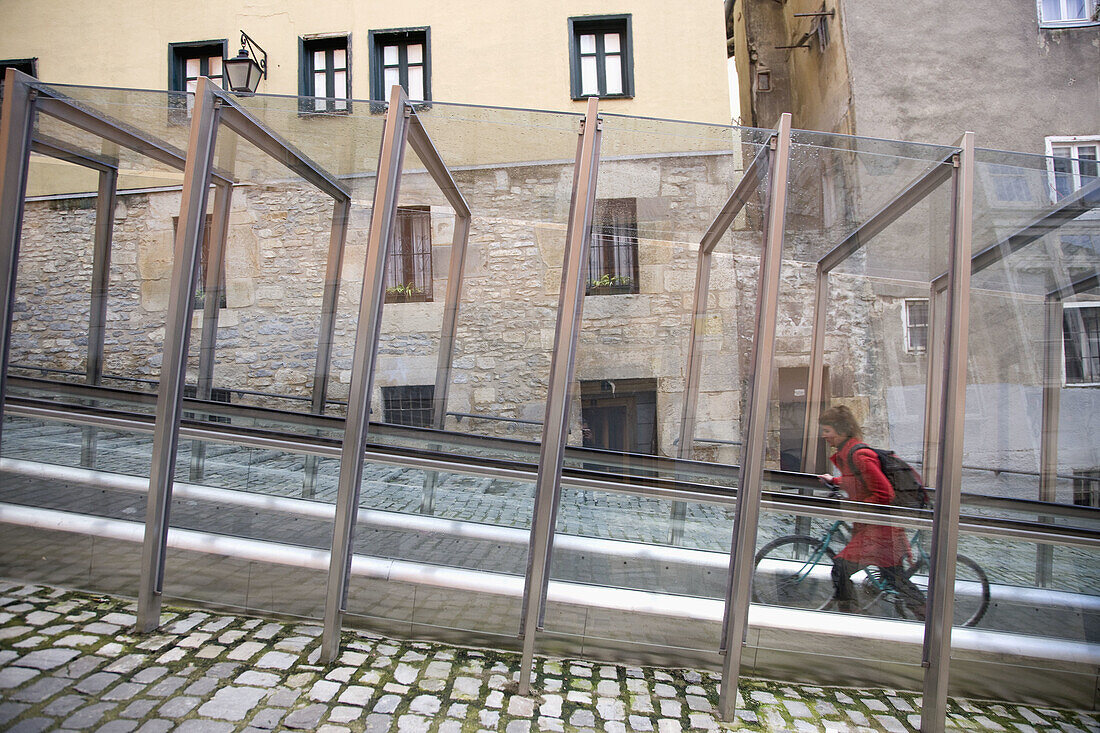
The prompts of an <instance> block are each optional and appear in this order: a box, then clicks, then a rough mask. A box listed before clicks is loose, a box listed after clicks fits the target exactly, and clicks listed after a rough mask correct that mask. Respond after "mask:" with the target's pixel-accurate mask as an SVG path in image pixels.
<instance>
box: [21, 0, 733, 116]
mask: <svg viewBox="0 0 1100 733" xmlns="http://www.w3.org/2000/svg"><path fill="white" fill-rule="evenodd" d="M618 13H630V14H631V15H632V30H633V36H634V39H633V49H634V86H635V97H634V98H633V99H629V100H626V99H623V100H606V101H604V102H603V103H602V104H601V108H602V109H603V110H605V111H609V112H621V113H624V114H636V115H649V116H661V117H672V118H677V119H684V120H695V121H702V122H715V123H728V122H729V89H728V82H727V78H726V54H725V47H726V46H725V33H724V24H723V13H722V2H721V0H686V1H684V2H677V3H674V4H670V3H668V2H664V1H662V0H631V2H629V3H627V2H623V1H622V0H618V1H617V2H608V1H607V0H573V1H572V2H543V3H525V2H518V1H516V0H478V1H477V2H473V1H467V2H460V3H441V2H438V0H405V1H404V2H401V3H391V2H378V1H377V0H375V1H371V2H347V0H340V1H337V0H308V1H306V0H283V1H282V2H278V3H273V2H258V1H257V0H252V1H246V2H226V1H225V0H187V1H186V2H184V1H182V0H151V1H149V2H134V1H133V0H95V1H94V2H89V1H88V0H49V1H45V0H0V59H16V58H27V57H37V58H38V75H39V77H40V78H41V79H43V80H44V81H48V82H55V83H71V84H88V85H103V86H123V87H134V88H141V89H163V88H165V87H166V85H167V83H168V44H170V43H179V42H189V41H203V40H220V39H226V40H227V41H228V55H229V56H234V55H236V49H237V40H238V38H239V29H244V30H245V31H246V32H247V33H248V34H249V35H250V36H251V37H252V38H254V39H255V40H256V42H257V43H259V44H260V45H261V46H262V47H263V48H264V49H265V50H266V51H267V52H268V56H269V60H270V70H269V73H270V75H269V78H268V79H267V80H265V81H264V82H262V83H261V87H260V91H261V92H267V93H274V94H297V92H298V71H297V67H298V38H299V37H300V36H309V35H313V34H344V33H348V34H350V36H351V59H352V92H353V96H354V97H355V98H357V99H364V98H366V97H368V96H369V78H370V77H369V59H368V56H369V54H368V41H367V38H368V32H369V31H370V30H385V29H393V28H404V27H422V26H429V27H430V28H431V63H432V73H431V87H432V97H433V99H435V100H437V101H455V102H467V103H475V104H486V105H498V106H518V107H534V108H539V109H552V110H563V111H565V110H580V109H581V108H582V106H583V102H574V101H572V100H571V99H570V97H569V58H568V26H567V19H568V18H569V17H571V16H583V15H595V14H618Z"/></svg>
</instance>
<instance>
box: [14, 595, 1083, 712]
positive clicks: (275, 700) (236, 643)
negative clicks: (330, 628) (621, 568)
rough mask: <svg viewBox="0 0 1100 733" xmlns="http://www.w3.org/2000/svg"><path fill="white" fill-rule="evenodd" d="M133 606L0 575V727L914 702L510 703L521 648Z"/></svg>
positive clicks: (620, 689)
mask: <svg viewBox="0 0 1100 733" xmlns="http://www.w3.org/2000/svg"><path fill="white" fill-rule="evenodd" d="M133 614H134V604H133V603H132V602H130V601H126V600H121V599H117V598H111V597H105V596H94V595H89V594H84V593H78V592H72V591H64V590H59V589H52V588H46V587H42V586H33V585H25V584H20V583H12V582H4V581H0V730H10V731H32V730H47V729H48V730H53V729H57V728H63V727H66V726H68V727H79V728H85V729H96V730H103V731H107V732H111V731H119V732H121V731H130V730H140V731H143V733H151V732H152V731H158V730H159V731H165V730H171V729H177V730H180V731H188V730H192V731H203V732H204V733H206V732H207V731H219V730H225V731H231V730H252V731H259V730H292V729H297V730H318V731H324V732H325V733H337V732H339V731H356V732H359V731H382V730H386V731H388V730H394V731H424V732H425V733H467V732H469V733H473V732H474V731H502V732H504V733H521V732H523V731H589V730H591V731H605V732H606V733H616V732H617V731H622V732H623V733H625V732H626V731H653V732H654V733H672V732H673V731H680V730H684V731H687V730H692V729H694V730H706V729H724V730H742V731H767V730H771V731H776V730H781V731H819V730H835V731H910V730H916V729H917V727H918V726H919V711H920V697H919V695H917V694H915V693H911V692H895V691H892V690H864V689H859V690H856V689H845V688H822V687H810V686H804V685H795V684H789V683H784V682H772V681H766V680H750V679H742V681H741V686H740V690H739V696H738V710H739V719H738V720H737V721H736V722H734V723H721V722H720V721H718V720H717V709H718V682H719V677H718V675H717V674H714V673H712V672H699V671H695V670H683V669H658V668H650V667H634V666H623V665H613V664H604V663H600V662H596V661H591V660H578V659H562V660H557V659H538V660H536V668H535V676H534V683H533V687H534V690H535V692H534V693H533V694H532V696H530V697H520V696H519V695H518V694H517V691H516V680H517V679H518V672H519V656H518V655H516V654H512V653H508V652H500V651H493V650H485V649H467V648H460V647H452V646H446V645H443V644H435V643H426V642H419V641H398V640H392V639H385V638H382V637H379V636H376V635H373V634H369V633H364V632H351V631H349V632H345V633H344V635H343V647H342V648H343V653H342V654H341V656H340V658H339V659H338V660H337V661H336V662H335V663H334V664H332V665H328V666H323V665H321V664H319V663H318V658H319V654H320V650H319V636H320V630H321V629H320V627H319V626H318V625H317V624H316V623H313V622H307V621H301V622H295V621H288V620H271V619H261V618H248V617H241V616H231V615H229V614H226V613H220V612H212V611H207V610H203V609H193V608H182V607H166V608H165V611H164V613H163V614H162V617H161V628H160V630H159V631H158V632H155V633H153V634H149V635H137V634H134V633H131V632H130V631H128V630H127V628H126V627H125V626H124V625H121V622H124V621H127V620H130V619H132V618H133ZM130 623H132V621H130ZM257 642H261V643H257ZM66 648H72V649H74V650H75V651H76V652H77V653H76V654H75V655H74V656H72V657H71V659H66V660H65V661H64V662H61V663H58V664H54V665H51V664H50V663H49V661H48V660H45V658H44V657H43V656H42V655H41V654H39V655H38V656H37V657H35V656H32V655H33V653H35V652H43V651H46V650H54V652H52V653H53V654H64V650H65V649H66ZM40 668H41V669H40ZM97 675H98V676H97ZM112 675H117V676H112ZM176 680H181V681H180V682H179V683H178V684H176ZM173 685H175V687H174V689H172V690H171V691H170V692H169V693H168V694H167V695H165V694H162V693H163V692H164V691H165V690H166V689H168V688H169V687H171V686H173ZM158 686H161V689H159V690H158ZM948 723H949V727H955V728H958V729H967V730H1011V731H1020V732H1022V733H1031V731H1043V730H1059V731H1066V732H1067V733H1074V732H1075V731H1098V732H1100V725H1098V724H1097V721H1096V718H1095V716H1093V715H1090V714H1087V713H1083V712H1074V711H1066V710H1053V709H1045V708H1034V707H1022V706H1017V705H1011V704H1007V703H996V702H974V701H967V700H951V701H950V702H949V706H948Z"/></svg>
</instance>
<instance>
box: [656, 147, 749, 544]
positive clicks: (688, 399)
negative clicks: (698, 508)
mask: <svg viewBox="0 0 1100 733" xmlns="http://www.w3.org/2000/svg"><path fill="white" fill-rule="evenodd" d="M769 145H770V140H769V142H768V143H765V144H764V145H763V146H762V147H761V148H760V150H759V151H758V152H757V153H756V155H755V156H754V157H753V159H752V162H751V163H750V164H749V166H748V168H746V169H745V170H744V172H743V173H742V175H741V180H740V181H738V182H737V186H736V187H735V188H734V189H733V193H731V194H730V197H729V199H727V200H726V203H725V204H724V205H723V206H722V208H721V210H720V211H719V212H718V215H717V216H716V217H714V221H712V222H711V225H710V226H709V227H708V228H707V231H706V233H705V234H704V235H703V238H702V240H700V242H699V259H698V262H697V264H696V267H695V294H694V302H693V305H692V318H691V336H690V337H689V340H688V360H687V369H686V370H685V383H684V404H683V407H682V409H681V413H680V439H679V442H678V443H677V449H676V456H677V457H678V458H682V459H688V460H690V459H692V458H694V453H695V446H694V440H695V411H696V409H697V408H698V406H699V379H700V376H699V375H700V374H701V372H702V368H703V353H702V351H703V331H704V329H705V328H706V318H707V297H708V295H709V291H710V267H711V255H712V253H713V252H714V248H715V247H717V246H718V243H719V242H720V241H721V240H722V236H723V235H724V234H725V233H726V230H727V229H729V228H730V227H731V226H732V225H733V220H734V219H735V218H736V217H737V215H738V214H739V213H740V212H741V210H742V209H743V208H745V204H747V203H748V201H749V198H750V197H751V196H752V195H753V193H755V192H756V190H757V188H758V187H759V186H760V181H761V179H762V178H764V175H765V174H766V172H767V170H768V158H769V155H770V153H771V148H770V147H769ZM686 512H687V505H686V504H684V503H683V502H676V503H674V504H673V505H672V517H671V527H670V528H669V542H671V543H672V544H674V545H677V544H680V542H682V541H683V536H684V519H685V516H686Z"/></svg>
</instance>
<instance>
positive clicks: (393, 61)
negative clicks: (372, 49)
mask: <svg viewBox="0 0 1100 733" xmlns="http://www.w3.org/2000/svg"><path fill="white" fill-rule="evenodd" d="M399 50H400V49H399V48H398V47H397V46H383V47H382V63H384V64H385V65H386V66H395V65H397V63H398V52H399Z"/></svg>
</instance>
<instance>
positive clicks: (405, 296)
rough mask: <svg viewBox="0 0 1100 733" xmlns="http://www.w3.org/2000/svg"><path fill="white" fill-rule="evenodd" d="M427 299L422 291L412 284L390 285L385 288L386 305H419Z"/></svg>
mask: <svg viewBox="0 0 1100 733" xmlns="http://www.w3.org/2000/svg"><path fill="white" fill-rule="evenodd" d="M427 299H428V298H427V294H426V293H425V292H424V289H423V288H418V287H417V286H415V285H413V284H412V283H402V284H400V285H391V286H389V287H388V288H386V302H387V303H419V302H423V301H425V300H427Z"/></svg>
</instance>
